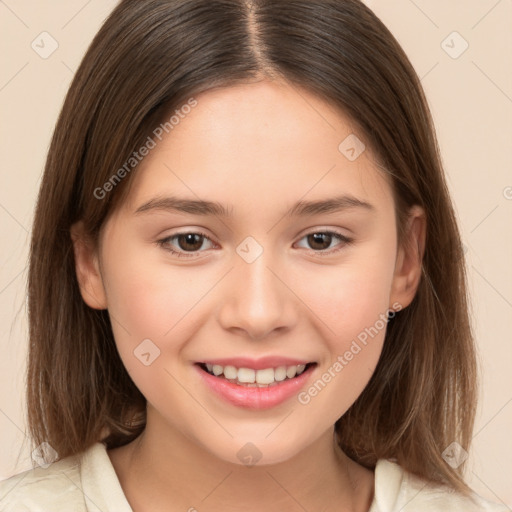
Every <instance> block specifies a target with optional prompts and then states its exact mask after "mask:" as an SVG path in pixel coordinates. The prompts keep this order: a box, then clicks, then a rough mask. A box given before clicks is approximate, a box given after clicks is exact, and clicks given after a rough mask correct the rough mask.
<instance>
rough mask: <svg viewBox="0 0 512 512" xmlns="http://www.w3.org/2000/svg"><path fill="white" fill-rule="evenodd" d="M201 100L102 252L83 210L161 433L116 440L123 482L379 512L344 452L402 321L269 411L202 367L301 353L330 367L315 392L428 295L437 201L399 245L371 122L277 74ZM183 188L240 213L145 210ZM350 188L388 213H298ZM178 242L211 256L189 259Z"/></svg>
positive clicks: (95, 287)
mask: <svg viewBox="0 0 512 512" xmlns="http://www.w3.org/2000/svg"><path fill="white" fill-rule="evenodd" d="M196 99H197V102H198V104H197V106H196V107H195V108H194V109H192V111H191V112H190V113H189V114H188V115H187V116H186V117H185V118H184V119H182V120H180V123H179V124H177V125H176V126H174V128H173V130H172V131H171V132H170V133H169V134H168V135H166V136H165V137H164V139H163V140H162V141H161V142H159V143H158V145H157V147H156V148H154V149H153V150H152V151H151V153H150V154H149V155H148V156H147V157H146V158H145V159H144V160H143V162H142V163H141V164H140V165H139V167H138V168H137V170H136V171H134V172H136V175H135V176H134V177H133V178H134V182H133V183H132V188H131V190H130V194H129V197H128V199H127V201H126V202H125V203H124V204H123V205H122V206H121V207H120V208H119V209H118V210H117V211H116V212H114V214H113V215H112V216H111V217H110V218H109V219H108V221H107V222H106V223H105V225H104V226H103V229H102V232H101V237H100V244H99V247H94V246H93V245H92V244H90V243H88V242H87V238H86V237H85V235H84V233H83V232H82V226H81V223H77V224H76V225H75V226H74V227H73V230H72V233H73V239H74V241H75V256H76V268H77V276H78V279H79V282H80V286H81V291H82V296H83V299H84V301H85V302H86V303H87V304H88V305H89V306H90V307H92V308H98V309H104V308H108V310H109V313H110V316H111V318H112V325H113V331H114V336H115V340H116V344H117V347H118V350H119V354H120V356H121V358H122V360H123V363H124V365H125V367H126V369H127V371H128V372H129V374H130V376H131V378H132V379H133V381H134V383H135V384H136V385H137V387H138V388H139V389H140V390H141V392H142V393H143V394H144V395H145V397H146V398H147V401H148V408H147V426H146V430H145V431H144V433H143V434H142V435H141V436H140V437H139V438H138V439H136V440H135V441H134V442H132V443H130V444H129V445H126V446H124V447H121V448H118V449H114V450H111V451H109V455H110V458H111V460H112V463H113V465H114V468H115V470H116V472H117V474H118V476H119V479H120V482H121V485H122V486H123V489H124V491H125V494H126V495H127V498H128V500H129V502H130V504H131V505H132V507H133V509H134V510H135V511H142V510H153V511H159V510H182V511H184V510H189V509H190V508H191V507H195V508H196V509H197V510H198V511H199V512H202V511H217V510H218V511H220V510H223V511H226V510H227V511H229V510H241V509H243V510H247V511H251V510H255V511H256V510H259V511H261V510H266V511H274V510H275V511H277V510H279V511H281V512H282V511H283V510H286V511H288V510H289V511H292V510H293V511H295V510H303V508H302V507H304V508H305V509H306V510H354V511H355V510H357V511H364V510H368V508H369V506H370V503H371V499H372V495H373V483H374V481H373V473H372V472H371V471H369V470H367V469H365V468H363V467H362V466H359V465H358V464H356V463H355V462H353V461H351V460H350V459H349V458H348V457H346V456H345V455H344V454H343V453H342V452H341V450H339V448H337V447H335V443H334V442H333V431H334V423H335V421H336V420H337V419H338V418H339V417H341V416H342V415H343V414H344V413H345V412H346V410H347V409H348V408H349V407H350V405H351V404H352V403H353V402H354V401H355V400H356V399H357V397H358V396H359V395H360V394H361V392H362V391H363V389H364V387H365V386H366V384H367V383H368V381H369V379H370V377H371V375H372V373H373V371H374V368H375V366H376V364H377V362H378V359H379V356H380V353H381V350H382V346H383V342H384V335H385V329H380V330H379V332H378V334H377V335H375V336H374V337H373V338H369V342H368V344H367V345H366V346H364V348H363V349H362V350H361V351H360V352H359V353H358V354H357V355H355V356H354V357H353V359H352V360H351V361H349V362H348V364H346V366H344V368H343V370H342V371H341V372H338V373H337V374H336V377H334V378H332V379H331V381H330V382H329V383H328V384H327V385H326V386H325V387H324V388H323V389H322V390H321V391H320V392H319V393H318V394H317V395H316V396H314V397H312V398H311V400H310V401H309V403H307V404H305V405H303V404H301V403H299V401H298V400H297V396H294V397H292V398H291V399H289V400H287V401H286V402H284V403H283V404H280V405H278V406H276V407H274V408H271V409H269V410H264V411H254V410H247V409H243V408H240V407H237V406H235V405H231V404H229V403H227V402H225V401H223V400H222V399H221V398H219V397H218V396H216V395H214V394H213V393H212V392H211V391H210V390H209V389H208V388H206V387H205V385H204V384H203V383H202V382H201V380H200V379H199V378H198V374H197V371H196V369H195V368H194V366H193V365H194V363H195V362H197V361H201V360H206V359H212V358H221V357H236V356H248V357H253V358H259V357H262V356H267V355H280V356H290V357H299V358H303V359H305V360H308V361H316V362H317V367H316V368H315V370H314V373H313V374H312V375H311V377H310V380H309V381H308V384H307V385H306V386H305V389H307V388H308V387H309V386H311V384H312V383H314V382H315V381H317V380H318V379H319V378H320V377H321V376H322V374H323V373H324V372H326V371H327V370H328V369H329V367H332V365H333V364H334V362H335V361H336V359H337V357H338V356H339V355H343V354H344V353H345V352H346V351H347V350H349V348H350V346H351V343H352V341H353V340H355V339H356V338H357V336H358V334H360V333H361V332H362V331H364V329H365V328H369V327H371V326H375V325H376V322H377V321H378V320H379V318H381V317H380V315H382V314H385V312H386V311H387V310H388V308H392V307H393V304H395V307H396V305H397V304H398V305H399V308H398V309H400V308H405V307H406V306H407V305H408V304H409V303H410V302H411V300H412V299H413V297H414V294H415V292H416V289H417V286H418V282H419V279H420V275H421V258H422V254H423V250H424V233H425V221H424V214H423V212H422V210H421V209H420V208H419V207H415V208H413V209H412V210H411V217H410V222H409V224H408V233H409V240H410V242H411V243H410V245H408V246H407V249H406V248H404V247H399V246H398V244H397V232H396V218H395V210H394V200H393V195H392V189H391V186H390V182H389V179H388V178H387V177H386V176H385V175H384V174H383V173H382V172H381V171H380V170H378V169H377V168H376V166H375V163H374V157H373V155H372V154H371V151H370V148H369V147H367V148H366V150H365V151H364V152H363V153H362V154H361V155H360V156H359V157H358V158H357V159H356V160H354V161H350V160H349V159H347V158H346V156H345V155H344V154H343V153H342V152H340V151H339V150H338V146H339V145H340V143H341V142H342V141H343V140H344V139H345V138H346V137H347V136H348V135H350V134H351V133H353V132H355V133H356V135H357V132H356V130H355V129H354V127H353V126H352V125H351V123H350V120H349V119H348V118H347V117H345V116H344V115H343V113H342V112H339V111H337V110H336V109H334V108H333V107H332V106H331V105H329V104H327V103H325V102H324V101H322V100H321V99H320V98H318V97H316V96H314V95H312V94H310V93H308V92H306V91H304V90H299V89H297V88H296V87H291V86H289V85H287V84H286V83H284V82H275V81H274V82H270V81H267V80H261V81H257V82H253V83H247V84H244V85H238V86H235V87H229V88H225V89H218V90H212V91H207V92H205V93H203V94H201V95H198V96H197V97H196ZM359 138H360V139H364V137H363V135H362V134H359ZM171 194H172V195H176V196H179V197H183V198H187V199H196V200H197V199H203V200H210V201H218V202H220V203H222V204H223V205H225V206H227V207H230V208H231V210H232V213H233V217H232V218H225V219H224V218H221V217H216V216H213V215H210V216H200V215H193V214H189V213H187V214H183V213H176V212H172V211H163V210H153V211H151V212H149V211H148V212H145V213H141V214H137V215H136V214H134V212H135V210H136V209H137V208H138V207H139V206H141V205H142V204H144V203H145V202H147V201H149V200H150V199H152V198H154V197H156V196H168V195H171ZM339 194H350V195H351V196H354V197H356V198H358V199H360V200H362V201H366V202H368V203H370V204H371V205H372V206H373V209H372V210H369V209H366V208H360V207H356V208H350V209H346V210H344V211H340V212H337V213H330V214H317V215H314V216H309V217H304V218H298V217H297V218H288V217H285V216H284V212H285V211H286V210H287V209H288V208H290V207H291V206H292V205H293V204H295V202H297V201H299V200H305V201H310V200H318V199H325V198H327V197H332V196H334V195H339ZM325 230H335V231H338V232H340V233H341V234H343V235H345V236H347V237H350V238H352V239H353V242H352V243H350V244H345V243H343V242H342V241H340V240H338V239H337V238H336V237H332V239H331V242H330V243H329V239H328V238H326V239H324V241H322V240H321V239H320V241H319V242H318V239H317V243H316V244H315V243H314V242H315V240H314V239H312V237H308V236H306V235H310V234H312V233H318V232H322V231H325ZM198 231H200V232H204V233H205V234H206V235H207V236H208V237H209V238H210V239H211V241H209V240H208V239H204V238H202V239H201V238H200V239H199V241H198V243H197V244H196V245H195V247H196V248H194V247H192V249H190V246H191V242H190V241H189V242H188V245H187V240H183V238H182V239H181V245H180V240H179V239H178V238H174V239H173V240H169V241H168V242H167V244H166V246H159V245H158V244H157V241H158V240H161V239H164V238H166V237H170V236H171V235H175V234H177V233H190V232H198ZM248 236H251V237H253V238H254V239H255V240H256V241H257V243H258V244H259V245H260V246H261V247H262V249H263V252H262V254H261V255H260V256H259V257H258V258H257V259H256V260H255V261H253V262H252V263H247V262H246V261H245V260H244V259H242V258H241V257H240V255H239V254H238V253H237V251H236V249H237V247H238V246H239V244H241V242H242V241H244V239H245V238H246V237H248ZM201 241H203V243H202V244H201ZM169 247H172V248H173V249H174V250H176V251H180V250H181V252H186V249H187V248H188V250H189V251H195V252H189V254H192V256H191V257H177V256H176V255H172V254H171V253H169V251H168V248H169ZM319 248H320V249H324V250H323V252H324V253H325V254H327V252H328V251H331V253H330V254H329V255H323V256H322V255H320V254H319V253H320V252H322V251H321V250H320V249H319ZM336 249H340V250H339V251H337V252H333V251H334V250H336ZM315 251H316V252H315ZM378 325H381V323H379V324H378ZM148 338H149V339H151V340H152V342H153V343H154V344H155V345H156V346H158V348H159V350H160V355H159V357H157V358H156V359H155V360H154V361H153V362H152V363H151V365H149V366H145V365H144V364H142V363H141V361H140V360H139V359H138V358H137V357H135V356H134V350H135V349H136V347H137V346H138V345H139V344H140V343H141V341H142V340H144V339H148ZM248 442H251V443H252V444H254V445H255V446H256V447H257V449H258V450H259V452H261V459H260V460H259V461H258V463H257V465H256V466H253V467H247V466H245V465H244V464H243V463H242V461H241V460H240V459H239V458H238V456H237V452H238V451H239V450H240V449H241V448H242V447H243V446H244V445H246V443H248Z"/></svg>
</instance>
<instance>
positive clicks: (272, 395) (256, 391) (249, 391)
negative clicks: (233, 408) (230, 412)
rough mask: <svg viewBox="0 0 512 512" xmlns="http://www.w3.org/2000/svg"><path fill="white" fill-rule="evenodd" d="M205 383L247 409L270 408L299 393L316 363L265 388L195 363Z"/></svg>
mask: <svg viewBox="0 0 512 512" xmlns="http://www.w3.org/2000/svg"><path fill="white" fill-rule="evenodd" d="M195 366H196V368H197V370H198V372H199V375H200V376H201V378H202V379H203V381H204V382H205V384H206V385H207V386H208V387H209V388H210V389H211V390H212V391H214V392H215V393H217V394H218V395H219V396H221V397H222V398H224V399H225V400H227V401H228V402H230V403H232V404H234V405H237V406H238V407H245V408H246V409H270V408H271V407H275V406H276V405H279V404H281V403H283V402H284V401H285V400H288V399H289V398H290V397H292V396H293V395H295V394H297V393H298V392H299V391H300V390H301V388H302V387H303V386H304V384H305V383H306V381H307V380H308V378H309V377H310V375H311V373H312V372H313V370H314V369H315V367H316V364H314V365H311V366H310V367H309V368H308V369H307V370H305V371H304V372H303V373H301V374H300V375H299V376H298V377H294V378H293V379H286V380H284V381H281V382H279V383H278V384H276V385H275V386H269V387H265V388H259V387H251V388H250V387H247V386H240V385H238V384H235V383H233V382H229V381H228V380H226V379H224V378H223V377H215V376H214V375H211V374H209V373H208V372H206V371H205V370H203V369H202V368H201V367H200V366H199V365H197V364H196V365H195Z"/></svg>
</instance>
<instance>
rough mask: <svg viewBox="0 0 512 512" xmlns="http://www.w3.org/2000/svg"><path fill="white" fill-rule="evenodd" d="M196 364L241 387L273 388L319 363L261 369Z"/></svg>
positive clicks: (295, 377) (213, 374)
mask: <svg viewBox="0 0 512 512" xmlns="http://www.w3.org/2000/svg"><path fill="white" fill-rule="evenodd" d="M196 365H197V366H198V367H199V368H200V369H201V370H202V371H203V372H205V373H207V374H209V375H211V376H213V377H216V378H217V379H221V380H223V381H225V382H229V383H231V384H235V385H237V386H240V387H246V388H271V387H275V386H280V385H283V384H285V383H287V382H289V381H293V380H295V379H297V378H299V377H300V376H301V375H303V374H304V373H306V372H308V371H309V370H310V369H311V368H312V367H314V366H316V365H317V363H316V362H310V363H305V364H304V363H301V364H287V365H285V364H283V365H279V366H269V367H268V368H259V369H256V368H250V367H244V366H240V367H237V366H234V365H231V364H227V365H221V364H212V363H207V362H204V363H196ZM308 373H309V372H308Z"/></svg>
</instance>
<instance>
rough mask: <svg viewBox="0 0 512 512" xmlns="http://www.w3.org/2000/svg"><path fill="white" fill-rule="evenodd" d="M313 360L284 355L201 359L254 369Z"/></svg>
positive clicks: (221, 364) (206, 361)
mask: <svg viewBox="0 0 512 512" xmlns="http://www.w3.org/2000/svg"><path fill="white" fill-rule="evenodd" d="M311 362H313V361H307V360H304V359H295V358H292V357H282V356H267V357H262V358H260V359H252V358H250V357H226V358H222V359H208V360H204V361H201V363H203V364H212V365H213V364H218V365H220V366H235V367H236V368H253V369H254V370H264V369H265V368H277V367H279V366H293V365H299V364H304V365H306V364H308V363H311Z"/></svg>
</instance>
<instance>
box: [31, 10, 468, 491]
mask: <svg viewBox="0 0 512 512" xmlns="http://www.w3.org/2000/svg"><path fill="white" fill-rule="evenodd" d="M262 77H268V78H271V79H282V80H285V81H286V82H287V83H289V84H291V85H292V86H294V87H296V88H297V89H298V90H300V89H302V90H305V91H309V92H311V93H313V94H316V95H317V96H318V97H321V98H323V99H325V100H326V101H327V102H329V103H330V104H331V105H333V106H334V107H337V108H340V109H342V111H343V112H344V113H345V114H346V115H347V116H349V118H350V119H351V121H352V122H353V123H354V126H357V127H358V129H359V130H360V131H359V132H358V135H361V137H360V138H363V139H364V141H365V143H366V144H367V145H368V147H370V148H371V149H372V152H373V154H374V155H376V157H377V158H378V161H379V165H380V167H381V168H382V169H383V170H384V171H385V172H387V173H388V174H389V175H390V177H391V181H392V188H393V193H394V197H395V205H396V213H397V228H398V234H399V241H400V240H401V233H402V230H403V226H404V221H405V219H406V215H407V212H408V209H409V208H410V207H411V206H412V205H420V206H421V207H422V208H423V209H424V211H425V213H426V221H427V234H426V249H425V254H424V259H423V273H422V278H421V282H420V285H419V288H418V291H417V294H416V296H415V298H414V300H413V302H412V303H411V304H410V305H409V306H408V307H407V308H405V309H403V310H402V311H400V312H398V313H397V314H396V316H395V317H394V318H393V319H392V320H391V321H390V323H389V325H388V328H387V333H386V338H385V343H384V348H383V352H382V355H381V357H380V360H379V363H378V365H377V368H376V370H375V372H374V374H373V376H372V378H371V380H370V382H369V383H368V385H367V386H366V388H365V389H364V391H363V392H362V394H361V395H360V396H359V398H358V399H357V400H356V401H355V403H354V404H353V405H352V406H351V407H350V409H349V410H348V411H347V412H346V414H344V415H343V417H341V418H340V419H338V421H337V422H336V424H335V429H336V433H337V436H338V439H339V443H340V446H341V448H342V449H343V450H344V451H345V453H347V455H349V456H350V457H352V458H353V459H354V460H356V461H357V462H359V463H360V464H362V465H364V466H366V467H368V468H373V467H374V466H375V464H376V461H377V459H380V458H394V459H396V460H397V462H398V463H399V464H400V465H401V466H402V467H403V468H404V469H406V470H408V471H410V472H412V473H415V474H417V475H419V476H420V477H423V478H425V479H428V480H431V481H433V482H440V483H447V484H448V485H450V486H452V487H453V488H455V489H458V490H460V491H462V492H464V493H468V492H469V488H468V487H467V485H466V484H465V483H464V481H463V476H462V475H463V473H462V469H463V467H464V465H461V466H460V467H459V468H457V469H452V467H451V466H450V465H449V464H447V462H445V460H444V459H443V457H442V452H443V451H444V450H445V449H446V448H447V447H448V446H449V445H450V444H451V443H452V442H454V441H456V442H458V443H459V444H460V445H461V446H462V447H464V448H465V449H466V450H469V444H470V440H471V434H472V429H473V422H474V415H475V406H476V367H475V365H476V363H475V348H474V342H473V338H472V333H471V328H470V322H469V315H468V305H467V297H466V277H465V267H464V259H463V252H462V247H461V241H460V235H459V231H458V227H457V224H456V219H455V216H454V211H453V208H452V205H451V201H450V198H449V194H448V190H447V186H446V182H445V178H444V175H443V169H442V164H441V160H440V156H439V150H438V146H437V142H436V136H435V131H434V126H433V121H432V118H431V114H430V111H429V108H428V105H427V101H426V99H425V96H424V93H423V90H422V87H421V85H420V81H419V78H418V76H417V74H416V73H415V71H414V69H413V67H412V65H411V63H410V62H409V60H408V58H407V56H406V55H405V53H404V51H403V50H402V49H401V47H400V46H399V44H398V42H397V41H396V39H395V38H394V37H393V36H392V34H391V33H390V32H389V31H388V29H387V28H386V27H385V26H384V25H383V24H382V22H381V21H380V20H379V19H378V18H377V17H376V16H375V15H374V14H373V12H372V11H371V10H370V9H368V8H367V7H366V6H365V5H364V4H363V3H362V2H360V1H358V0H293V1H290V0H257V1H254V2H250V3H246V2H243V1H242V0H215V1H212V0H123V1H121V2H120V3H119V5H118V6H117V7H116V8H115V10H114V11H113V12H112V13H111V15H110V16H109V17H108V19H107V20H106V21H105V22H104V24H103V26H102V27H101V29H100V31H99V32H98V34H97V35H96V37H95V38H94V40H93V42H92V43H91V45H90V47H89V49H88V51H87V53H86V55H85V57H84V59H83V61H82V63H81V65H80V67H79V69H78V71H77V72H76V75H75V77H74V79H73V82H72V84H71V87H70V89H69V92H68V94H67V96H66V99H65V102H64V105H63V108H62V111H61V113H60V117H59V119H58V122H57V125H56V128H55V132H54V134H53V139H52V141H51V146H50V149H49V153H48V158H47V162H46V167H45V171H44V176H43V178H42V183H41V188H40V193H39V198H38V202H37V208H36V212H35V219H34V224H33V230H32V241H31V253H30V268H29V280H28V305H29V329H30V346H29V359H28V369H27V376H28V377H27V403H28V424H29V429H30V434H31V437H32V442H33V447H36V446H38V445H39V444H41V443H43V442H47V443H49V444H50V446H51V447H53V448H54V449H55V450H56V451H57V453H58V456H59V459H60V458H64V457H66V456H69V455H73V454H77V453H79V452H82V451H84V450H86V449H88V448H89V447H90V446H91V445H92V444H93V443H95V442H98V441H103V442H105V443H106V445H107V448H108V449H111V448H114V447H118V446H122V445H124V444H127V443H128V442H130V441H132V440H133V439H135V438H136V437H137V436H138V435H139V434H140V433H141V432H142V431H143V429H144V427H145V406H146V400H145V398H144V396H143V395H142V394H141V392H140V391H139V390H138V389H137V387H136V386H135V384H134V383H133V381H132V380H131V378H130V376H129V375H128V373H127V371H126V370H125V368H124V366H123V363H122V361H121V359H120V357H119V355H118V352H117V349H116V345H115V340H114V337H113V333H112V328H111V324H110V322H111V320H112V321H115V319H111V318H110V317H109V314H108V311H107V310H95V309H91V308H90V307H88V306H87V305H86V304H85V303H84V301H83V299H82V297H81V294H80V290H79V286H78V282H77V276H76V271H75V261H74V255H73V247H72V240H71V236H70V227H71V226H72V224H74V223H75V222H77V221H79V220H81V221H83V222H84V225H85V227H86V230H87V232H88V233H89V234H90V236H91V237H92V239H93V240H95V241H97V240H98V235H99V232H100V229H101V227H102V226H103V225H104V223H105V221H106V220H107V219H108V216H109V215H110V214H111V213H112V212H113V211H114V209H115V208H116V207H117V206H118V205H119V204H121V202H122V201H123V198H125V197H126V194H127V191H128V190H129V183H130V182H131V181H132V177H133V174H134V173H135V172H136V169H134V170H133V171H132V172H131V173H129V174H127V175H126V177H124V179H123V180H121V181H120V182H119V183H117V184H116V186H115V187H113V189H112V190H111V191H109V193H108V194H106V195H105V197H103V198H101V199H98V198H97V195H95V193H94V191H95V190H97V189H98V187H102V186H103V184H104V183H106V182H107V181H109V179H111V177H112V176H113V174H114V173H115V172H116V171H117V170H118V169H119V168H121V167H122V166H123V165H124V164H125V162H126V161H127V159H129V158H130V156H131V155H132V153H133V152H134V151H136V150H137V149H138V148H140V147H141V146H142V145H143V144H144V142H145V141H146V140H147V137H148V136H149V135H151V133H153V130H154V129H155V127H156V126H158V124H159V123H161V122H162V120H163V119H165V117H166V116H169V112H172V111H173V110H174V109H176V108H177V107H179V106H180V105H181V104H182V103H183V102H184V101H185V100H186V99H187V98H191V97H193V96H194V95H197V94H199V93H201V92H203V91H207V90H211V89H213V88H219V87H229V86H230V85H236V84H237V83H246V82H248V81H251V80H255V79H258V78H262Z"/></svg>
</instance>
